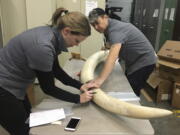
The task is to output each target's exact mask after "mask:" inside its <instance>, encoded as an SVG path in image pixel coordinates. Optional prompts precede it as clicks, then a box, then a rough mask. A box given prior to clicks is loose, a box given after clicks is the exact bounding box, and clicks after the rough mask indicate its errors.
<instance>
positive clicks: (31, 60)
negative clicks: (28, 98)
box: [0, 26, 67, 99]
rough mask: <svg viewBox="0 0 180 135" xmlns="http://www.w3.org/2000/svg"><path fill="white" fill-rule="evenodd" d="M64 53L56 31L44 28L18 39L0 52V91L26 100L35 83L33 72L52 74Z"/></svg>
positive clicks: (62, 41) (21, 35)
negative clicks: (54, 66)
mask: <svg viewBox="0 0 180 135" xmlns="http://www.w3.org/2000/svg"><path fill="white" fill-rule="evenodd" d="M61 51H67V49H66V45H65V44H64V40H63V38H62V36H61V35H60V33H59V32H58V31H57V29H56V28H51V27H49V26H42V27H37V28H33V29H30V30H28V31H25V32H23V33H22V34H19V35H17V36H16V37H14V38H13V39H11V40H10V41H9V43H8V44H7V45H6V46H5V47H4V48H2V49H0V87H2V88H4V89H5V90H7V91H9V92H10V93H11V94H13V95H15V96H16V97H17V98H18V99H24V97H25V94H26V89H27V87H28V86H29V84H31V83H33V81H34V79H35V72H34V71H33V69H36V70H40V71H45V72H48V71H51V70H52V67H53V62H54V58H55V57H56V56H57V55H58V54H59V53H60V52H61Z"/></svg>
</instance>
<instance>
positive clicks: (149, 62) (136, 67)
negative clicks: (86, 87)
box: [89, 8, 157, 96]
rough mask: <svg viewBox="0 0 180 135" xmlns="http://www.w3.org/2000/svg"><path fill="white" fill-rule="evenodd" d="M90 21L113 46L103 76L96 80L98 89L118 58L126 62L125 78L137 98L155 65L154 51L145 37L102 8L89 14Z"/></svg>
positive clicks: (130, 25) (129, 24) (133, 27)
mask: <svg viewBox="0 0 180 135" xmlns="http://www.w3.org/2000/svg"><path fill="white" fill-rule="evenodd" d="M89 22H90V24H91V25H92V26H93V27H94V29H95V30H96V31H98V32H99V33H103V34H104V35H105V38H106V41H107V43H108V45H109V47H110V52H109V55H108V57H107V59H106V62H105V65H104V68H103V70H102V72H101V73H100V75H99V76H98V77H97V78H96V79H95V80H93V81H91V82H94V84H96V85H97V86H98V87H100V86H101V85H102V84H103V82H104V81H105V80H106V79H107V78H108V76H109V74H110V73H111V71H112V69H113V67H114V64H115V61H116V60H117V59H119V60H123V61H124V62H125V75H126V77H127V79H128V81H129V83H130V85H131V87H132V89H133V90H134V92H135V94H136V95H137V96H140V90H141V89H142V88H143V87H144V84H145V82H146V80H147V79H148V77H149V75H150V74H151V72H152V71H153V69H154V67H155V63H156V60H157V58H156V55H155V51H154V49H153V47H152V45H151V43H150V42H149V41H148V39H147V38H146V37H145V35H144V34H143V33H142V32H141V31H140V30H138V29H137V28H136V27H135V26H133V25H132V24H131V23H125V22H121V21H119V20H116V19H112V18H109V17H108V15H107V14H106V13H105V11H104V10H103V9H101V8H95V9H93V10H92V11H91V12H90V13H89Z"/></svg>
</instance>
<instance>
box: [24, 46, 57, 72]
mask: <svg viewBox="0 0 180 135" xmlns="http://www.w3.org/2000/svg"><path fill="white" fill-rule="evenodd" d="M26 56H27V60H28V65H29V67H30V68H32V69H36V70H39V71H45V72H48V71H52V67H53V61H54V56H53V49H52V48H51V46H50V45H36V46H35V47H34V48H32V49H31V50H29V51H28V52H27V55H26Z"/></svg>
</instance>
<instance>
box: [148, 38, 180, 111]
mask: <svg viewBox="0 0 180 135" xmlns="http://www.w3.org/2000/svg"><path fill="white" fill-rule="evenodd" d="M157 55H158V63H157V64H158V67H157V69H156V72H154V73H153V74H151V76H150V77H149V79H148V81H147V82H148V84H150V86H153V88H154V89H156V90H157V102H160V101H163V100H169V99H171V100H172V105H173V106H174V107H180V100H179V103H177V102H174V100H176V101H177V99H176V98H177V96H176V95H175V94H174V91H175V90H174V89H175V87H176V86H177V85H175V84H179V83H178V82H180V42H179V41H171V40H167V41H166V42H165V44H164V45H163V46H162V48H161V49H160V51H159V52H158V53H157ZM153 82H156V83H153ZM172 93H173V94H172ZM175 93H177V92H175ZM175 103H176V104H175Z"/></svg>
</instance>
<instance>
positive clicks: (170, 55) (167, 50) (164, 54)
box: [157, 40, 180, 63]
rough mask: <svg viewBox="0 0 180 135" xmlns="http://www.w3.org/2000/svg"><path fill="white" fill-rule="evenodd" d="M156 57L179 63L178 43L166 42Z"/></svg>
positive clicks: (179, 48)
mask: <svg viewBox="0 0 180 135" xmlns="http://www.w3.org/2000/svg"><path fill="white" fill-rule="evenodd" d="M157 55H158V56H159V58H160V59H162V60H167V61H170V62H176V63H180V41H172V40H167V41H166V42H165V44H164V45H163V46H162V48H161V49H160V51H159V52H158V53H157Z"/></svg>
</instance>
